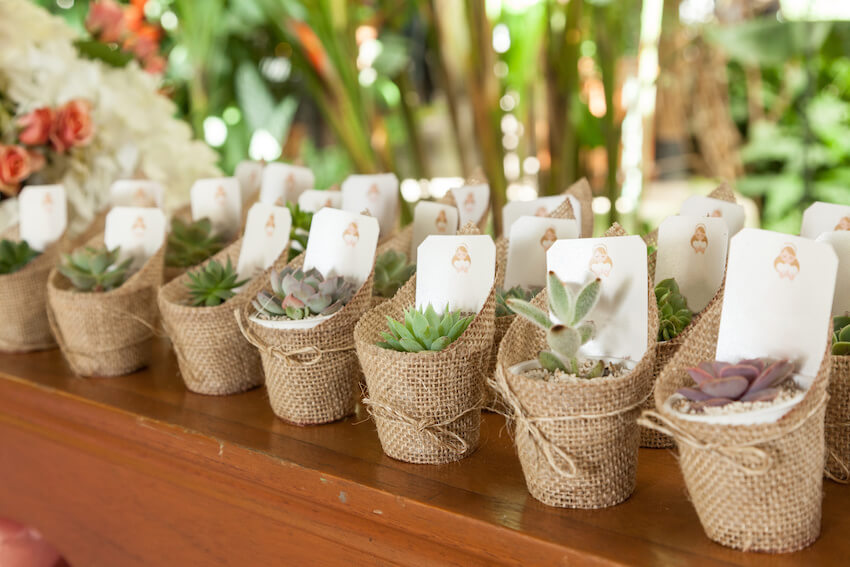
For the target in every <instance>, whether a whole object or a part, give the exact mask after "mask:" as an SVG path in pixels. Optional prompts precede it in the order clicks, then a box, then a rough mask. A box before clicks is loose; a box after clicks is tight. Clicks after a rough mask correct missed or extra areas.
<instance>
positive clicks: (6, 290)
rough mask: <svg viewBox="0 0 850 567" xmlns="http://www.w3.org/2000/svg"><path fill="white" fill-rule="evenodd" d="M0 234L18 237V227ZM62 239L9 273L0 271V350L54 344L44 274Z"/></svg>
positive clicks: (30, 350)
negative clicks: (15, 270)
mask: <svg viewBox="0 0 850 567" xmlns="http://www.w3.org/2000/svg"><path fill="white" fill-rule="evenodd" d="M2 238H4V239H9V240H12V241H17V240H18V227H17V225H16V226H13V227H11V228H9V229H8V230H6V231H5V232H4V233H3V235H2ZM61 247H62V242H61V241H58V242H55V243H53V244H51V245H50V246H48V247H47V248H46V249H45V250H44V252H42V253H41V254H40V255H39V256H37V257H35V258H33V259H32V260H31V261H30V262H29V263H28V264H27V265H26V266H24V267H23V268H21V269H20V270H18V271H17V272H14V273H12V274H3V275H0V352H32V351H35V350H44V349H48V348H53V347H55V346H56V341H55V340H54V339H53V334H52V333H51V332H50V323H49V322H48V320H47V277H48V276H49V275H50V270H51V269H53V266H55V265H56V262H57V261H58V260H59V253H60V249H61Z"/></svg>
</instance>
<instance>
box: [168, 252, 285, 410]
mask: <svg viewBox="0 0 850 567" xmlns="http://www.w3.org/2000/svg"><path fill="white" fill-rule="evenodd" d="M241 247H242V240H241V239H240V240H237V241H236V242H234V243H233V244H231V245H230V246H228V247H227V248H225V249H224V250H222V251H221V252H219V253H218V254H216V255H215V256H213V258H212V259H214V260H217V261H218V262H220V263H221V264H225V263H226V262H227V261H228V260H230V261H231V263H232V265H233V266H234V267H235V266H236V265H237V264H238V262H239V254H240V249H241ZM286 254H287V250H284V251H283V254H281V257H280V258H279V259H278V261H277V263H276V267H277V268H280V267H281V266H283V265H284V264H285V263H286ZM212 259H211V260H212ZM209 262H210V260H207V261H206V262H204V263H203V264H200V265H199V266H198V267H197V268H192V270H196V269H199V268H200V267H202V266H205V265H206V264H208V263H209ZM268 277H269V270H266V271H264V272H263V273H262V274H260V275H258V276H257V277H255V278H253V279H251V280H250V281H249V282H248V283H246V284H245V285H244V286H243V287H242V290H241V291H240V292H239V293H237V294H236V295H235V296H233V297H231V298H230V299H228V300H227V301H226V302H224V303H222V304H220V305H217V306H214V307H192V306H191V305H190V304H189V289H188V288H187V287H186V284H187V283H188V282H189V281H190V280H189V275H188V274H184V275H182V276H179V277H178V278H177V279H175V280H173V281H171V282H170V283H168V284H166V285H164V286H163V287H162V288H161V289H160V291H159V296H158V302H159V310H160V313H161V314H162V322H163V326H164V327H165V331H166V333H167V334H168V337H169V338H170V339H171V344H172V346H173V347H174V352H175V353H176V355H177V363H178V364H179V366H180V375H181V376H182V378H183V382H184V383H185V384H186V387H187V388H188V389H189V390H191V391H193V392H196V393H198V394H208V395H214V396H223V395H229V394H237V393H239V392H244V391H245V390H249V389H251V388H254V387H256V386H259V385H260V384H262V383H263V367H262V364H261V362H260V353H259V352H257V349H256V348H254V346H253V345H251V344H250V343H249V342H248V341H246V340H245V338H244V337H243V336H242V333H241V332H240V330H239V325H238V324H237V322H236V319H235V318H234V317H233V310H234V309H239V308H241V307H244V306H245V305H247V304H249V303H250V302H251V300H252V299H253V298H254V297H255V296H256V295H257V292H259V291H260V290H261V289H262V288H263V287H264V286H265V285H266V282H267V281H268Z"/></svg>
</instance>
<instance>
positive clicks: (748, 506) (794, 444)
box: [640, 302, 830, 552]
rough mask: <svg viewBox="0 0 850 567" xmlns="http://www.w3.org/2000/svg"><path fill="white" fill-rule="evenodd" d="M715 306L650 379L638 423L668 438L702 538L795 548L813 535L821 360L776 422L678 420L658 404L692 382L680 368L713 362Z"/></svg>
mask: <svg viewBox="0 0 850 567" xmlns="http://www.w3.org/2000/svg"><path fill="white" fill-rule="evenodd" d="M721 309H722V303H720V302H717V303H714V304H712V305H711V306H710V307H709V308H707V309H706V310H705V311H704V312H703V314H702V316H701V317H700V319H699V321H697V322H696V324H695V325H694V328H693V330H692V331H691V333H690V335H689V337H688V340H687V341H686V342H685V343H684V344H683V345H682V346H681V347H680V348H679V351H678V352H677V353H676V355H675V356H674V357H673V358H672V360H670V362H669V363H668V364H667V365H666V366H665V368H664V370H663V372H662V373H661V376H660V377H659V378H658V382H657V385H656V388H655V404H656V407H657V409H656V410H646V411H644V412H643V416H642V418H641V419H640V422H641V424H643V425H646V426H649V427H654V428H656V429H658V430H659V431H662V432H664V433H667V434H668V435H671V436H673V438H674V439H675V442H676V445H677V446H678V447H679V464H680V466H681V468H682V474H683V476H684V478H685V484H686V485H687V487H688V492H689V494H690V498H691V501H692V502H693V504H694V508H695V509H696V512H697V515H698V516H699V518H700V522H701V523H702V526H703V529H704V530H705V533H706V535H708V537H709V538H711V539H712V540H714V541H716V542H718V543H720V544H723V545H726V546H728V547H732V548H735V549H741V550H744V551H764V552H790V551H795V550H798V549H802V548H804V547H806V546H808V545H810V544H811V543H812V542H814V541H815V540H816V539H817V537H818V535H819V533H820V522H821V500H822V484H823V463H824V454H825V452H824V442H823V438H824V414H825V411H826V402H827V393H826V388H827V384H828V382H829V372H830V360H829V357H828V356H825V357H824V361H823V363H822V364H821V367H820V370H819V371H818V375H817V377H816V378H815V380H814V383H813V384H812V386H811V388H810V389H809V391H808V392H807V394H806V396H805V398H804V399H803V400H802V401H801V402H800V403H799V404H797V405H796V406H795V407H794V409H792V410H791V411H790V412H789V413H788V414H786V415H785V416H783V418H782V419H780V420H779V421H778V422H775V423H768V424H761V425H715V424H708V423H696V422H691V421H686V420H684V419H682V418H681V417H679V415H678V414H677V413H676V412H674V411H672V410H670V409H669V408H666V407H664V403H665V402H666V401H667V399H668V398H669V397H670V396H671V395H672V394H673V393H675V391H676V390H677V389H678V388H680V387H683V386H690V385H692V383H693V380H692V379H691V378H690V376H688V374H687V372H686V369H687V368H689V367H692V366H696V365H697V364H699V363H700V362H702V361H705V360H713V359H714V357H715V349H716V344H717V334H718V329H719V327H720V314H721Z"/></svg>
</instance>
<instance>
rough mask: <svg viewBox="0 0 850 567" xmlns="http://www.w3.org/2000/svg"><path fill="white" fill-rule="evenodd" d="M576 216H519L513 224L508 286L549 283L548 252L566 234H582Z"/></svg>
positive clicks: (509, 242) (534, 286)
mask: <svg viewBox="0 0 850 567" xmlns="http://www.w3.org/2000/svg"><path fill="white" fill-rule="evenodd" d="M578 234H579V223H578V221H577V220H574V219H551V218H546V217H528V216H525V217H519V218H518V219H517V220H516V221H515V222H514V223H513V225H512V226H511V234H510V239H509V240H508V261H507V265H506V267H505V282H504V284H503V286H502V287H503V288H504V289H510V288H512V287H514V286H517V285H521V286H523V287H524V288H526V289H531V288H542V287H545V286H546V252H548V251H549V248H551V247H552V245H553V244H555V241H556V240H560V239H562V238H578Z"/></svg>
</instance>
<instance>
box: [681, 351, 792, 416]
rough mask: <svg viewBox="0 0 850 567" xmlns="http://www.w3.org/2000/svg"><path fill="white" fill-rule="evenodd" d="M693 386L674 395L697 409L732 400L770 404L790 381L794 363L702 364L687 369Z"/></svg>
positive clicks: (753, 360) (784, 361)
mask: <svg viewBox="0 0 850 567" xmlns="http://www.w3.org/2000/svg"><path fill="white" fill-rule="evenodd" d="M687 372H688V374H690V376H691V378H693V379H694V382H696V387H688V388H680V389H679V390H678V391H677V393H679V394H681V395H682V396H684V397H685V398H686V399H688V400H690V401H691V402H695V403H694V407H695V408H697V409H699V408H701V407H706V406H723V405H726V404H729V403H732V402H735V401H742V402H762V401H771V400H773V399H775V398H776V396H777V395H779V392H780V391H781V388H780V386H782V384H784V383H785V382H787V381H788V380H789V379H791V375H792V373H793V372H794V364H793V363H791V362H789V361H787V360H779V361H776V362H773V363H770V364H768V363H767V361H765V360H764V359H747V360H742V361H740V362H738V363H735V364H732V363H730V362H702V363H700V364H699V366H698V367H697V368H689V369H688V370H687Z"/></svg>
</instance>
